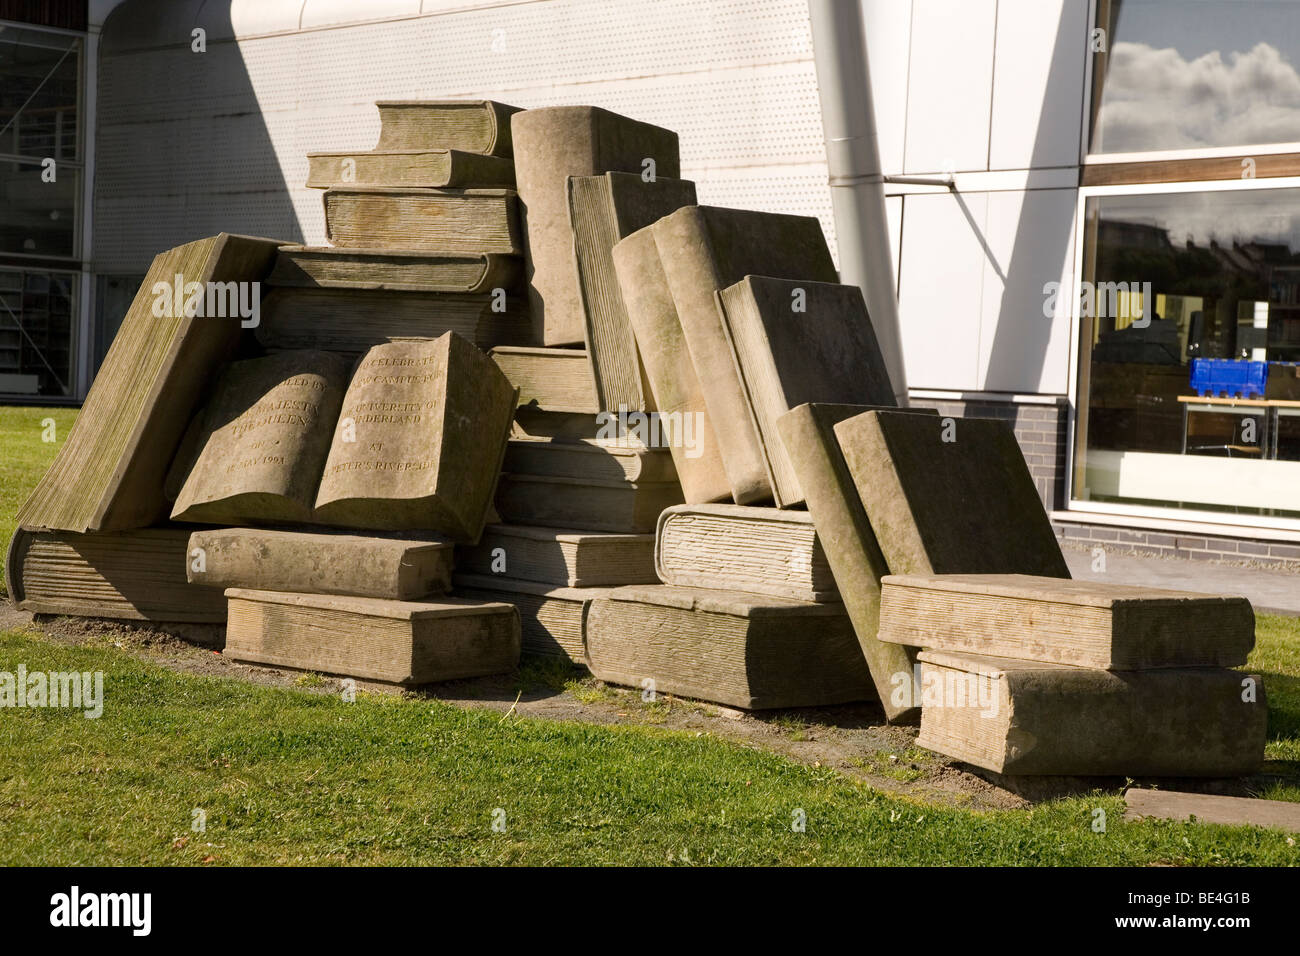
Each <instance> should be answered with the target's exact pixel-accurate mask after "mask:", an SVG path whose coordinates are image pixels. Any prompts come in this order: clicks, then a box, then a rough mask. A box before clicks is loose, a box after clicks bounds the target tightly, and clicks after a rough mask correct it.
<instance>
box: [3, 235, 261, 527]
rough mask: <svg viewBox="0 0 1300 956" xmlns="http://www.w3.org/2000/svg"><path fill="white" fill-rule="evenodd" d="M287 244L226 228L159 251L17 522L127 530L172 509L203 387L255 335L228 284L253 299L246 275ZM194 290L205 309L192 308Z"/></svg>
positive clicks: (256, 274) (253, 275)
mask: <svg viewBox="0 0 1300 956" xmlns="http://www.w3.org/2000/svg"><path fill="white" fill-rule="evenodd" d="M281 245H283V241H279V240H274V239H253V238H249V237H248V236H232V235H229V234H227V233H224V232H223V233H221V234H220V235H218V236H213V237H211V238H208V239H200V240H197V241H195V242H191V243H187V244H185V245H183V246H177V247H176V248H175V249H171V250H169V251H167V252H164V253H161V254H159V255H158V256H157V257H156V258H155V259H154V261H153V264H152V265H151V266H150V267H149V272H148V274H147V275H146V276H145V280H144V282H143V283H142V284H141V286H140V291H139V292H137V293H136V296H135V299H134V300H133V301H132V303H131V308H130V310H129V311H128V312H127V315H126V318H125V319H123V321H122V326H121V328H120V329H119V330H118V333H117V335H116V337H115V338H114V339H113V345H112V347H111V348H109V350H108V355H107V356H105V358H104V362H103V364H102V365H101V366H100V369H99V374H98V375H96V376H95V381H94V384H93V385H91V388H90V393H89V394H88V395H87V396H86V401H85V403H84V404H83V405H82V407H81V413H80V415H78V417H77V422H76V424H75V425H73V426H72V431H71V432H70V433H69V434H68V437H67V440H66V441H64V443H63V447H61V448H60V449H59V453H58V455H57V456H56V457H55V459H54V463H53V464H51V465H50V467H49V469H48V470H47V471H46V472H45V475H44V476H43V477H42V478H41V480H40V482H39V483H38V484H37V486H36V489H35V490H34V491H33V492H32V494H31V496H30V497H29V498H28V499H27V502H26V503H25V504H24V505H23V506H22V508H20V509H19V511H18V516H17V519H16V523H17V524H18V526H20V527H23V528H50V529H59V530H63V531H78V532H80V531H121V530H125V529H129V528H142V527H145V526H147V525H151V524H154V523H156V522H158V521H159V520H161V519H163V518H165V517H166V515H167V499H166V497H165V496H164V494H163V483H164V480H165V479H166V476H167V470H168V468H169V466H170V465H171V461H172V457H173V456H174V455H175V453H176V449H177V446H178V445H179V444H180V440H181V436H182V435H183V434H184V432H185V429H186V427H187V426H188V425H189V422H190V418H191V417H192V416H193V414H194V412H195V410H196V409H197V408H198V406H199V404H200V402H201V400H202V399H201V396H202V394H203V391H204V389H205V388H206V387H207V386H208V385H209V384H210V383H211V380H212V376H213V375H214V374H216V371H217V369H218V368H219V366H220V365H221V363H222V362H224V361H226V360H228V359H229V358H230V357H231V356H232V355H233V354H234V352H235V349H236V348H237V347H238V345H239V342H240V338H241V336H242V335H243V334H244V332H243V329H241V327H240V323H241V321H242V318H241V316H240V314H238V310H237V309H236V310H233V311H232V310H231V309H230V308H229V306H230V302H231V300H230V297H229V294H228V293H229V291H230V290H231V289H233V290H235V292H236V298H237V299H239V301H240V302H242V303H245V304H248V305H252V304H254V303H252V302H251V300H250V299H249V292H250V291H251V288H252V287H251V286H248V285H245V286H243V287H242V289H241V287H240V286H238V285H237V284H238V283H254V282H260V281H261V280H262V279H263V278H265V277H266V274H267V272H268V271H270V268H271V265H272V263H273V262H274V260H275V250H276V248H277V247H279V246H281ZM177 276H180V277H181V288H180V289H179V290H178V289H176V288H175V283H176V281H177ZM212 284H219V285H212ZM227 284H229V285H227ZM194 290H200V293H201V294H200V298H202V300H203V314H202V315H196V314H194V313H193V312H191V313H190V314H189V315H186V312H187V311H189V310H188V309H187V306H188V304H189V303H191V302H194V301H196V300H195V299H194V298H193V297H192V296H191V293H192V292H193V291H194ZM241 294H242V298H241ZM178 297H179V298H180V300H181V301H180V302H179V303H178V302H177V301H176V299H177V298H178ZM209 300H211V301H212V305H213V307H214V309H215V311H217V312H220V311H222V309H221V308H220V305H221V303H222V302H224V303H225V317H221V316H219V315H216V314H213V311H209V309H208V302H209ZM217 300H220V302H218V301H217ZM177 305H179V306H180V307H179V308H177ZM158 312H161V313H162V314H161V315H160V314H157V313H158Z"/></svg>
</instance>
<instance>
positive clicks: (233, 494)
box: [172, 332, 515, 541]
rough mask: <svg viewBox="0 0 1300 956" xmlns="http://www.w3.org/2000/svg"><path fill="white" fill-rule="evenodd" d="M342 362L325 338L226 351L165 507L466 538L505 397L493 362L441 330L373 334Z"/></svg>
mask: <svg viewBox="0 0 1300 956" xmlns="http://www.w3.org/2000/svg"><path fill="white" fill-rule="evenodd" d="M349 367H350V362H348V361H347V360H346V359H345V358H343V357H342V356H339V355H337V354H334V353H327V352H280V353H276V354H273V355H269V356H266V357H264V358H257V359H247V360H245V361H242V362H236V363H234V364H232V365H231V366H230V368H229V369H228V370H227V371H226V373H225V374H224V375H223V376H222V380H221V382H219V383H218V386H217V389H216V394H215V395H214V397H213V400H212V402H211V403H210V404H209V406H208V407H207V409H206V410H205V412H204V419H203V422H202V425H201V426H200V428H199V438H198V441H197V447H198V449H199V451H198V453H197V455H196V457H195V463H194V465H193V467H192V468H190V470H189V473H188V477H187V478H186V479H185V481H184V483H183V484H182V485H181V491H180V494H179V495H178V497H177V500H176V504H175V507H174V508H173V511H172V514H173V516H174V517H175V518H176V519H177V520H187V521H197V522H202V523H206V524H235V525H237V524H262V523H286V522H288V523H293V522H311V523H315V524H323V525H332V526H341V527H348V528H365V529H373V530H406V529H410V530H421V531H433V532H436V533H439V534H443V535H446V536H447V537H449V538H451V539H453V540H455V541H474V540H476V539H477V538H478V536H479V534H480V532H481V531H482V528H483V524H484V523H485V521H486V518H487V513H488V508H489V506H490V504H491V500H492V493H493V488H494V486H495V482H496V478H497V475H498V474H499V472H500V469H501V461H502V458H503V456H504V454H505V444H506V439H507V436H508V434H509V430H510V419H511V413H512V412H513V409H514V404H515V390H514V389H513V388H512V387H511V386H510V383H509V382H507V381H506V379H505V376H504V375H502V374H501V373H500V371H499V370H498V369H497V368H496V366H495V365H493V364H492V361H491V360H490V359H489V358H488V357H487V356H486V355H484V354H483V353H482V352H481V351H479V350H478V349H477V348H475V347H474V346H473V345H471V344H470V343H469V342H467V341H465V340H464V339H463V338H461V337H459V336H457V335H456V334H455V333H452V332H448V333H447V334H446V335H444V336H442V337H441V338H439V339H437V340H436V341H433V342H411V343H406V342H403V343H395V344H391V345H379V346H375V347H374V348H372V349H371V350H370V351H369V352H367V353H366V355H365V356H364V357H363V358H362V360H361V361H360V363H359V364H358V365H357V367H356V369H355V370H354V371H352V373H351V379H350V381H349V378H348V370H349Z"/></svg>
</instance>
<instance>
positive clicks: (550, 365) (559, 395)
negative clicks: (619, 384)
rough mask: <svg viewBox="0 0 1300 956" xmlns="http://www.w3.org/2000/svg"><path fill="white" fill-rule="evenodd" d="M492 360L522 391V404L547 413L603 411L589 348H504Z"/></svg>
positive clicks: (494, 350) (494, 352)
mask: <svg viewBox="0 0 1300 956" xmlns="http://www.w3.org/2000/svg"><path fill="white" fill-rule="evenodd" d="M492 360H493V361H494V362H496V363H497V367H498V368H500V369H501V371H502V372H504V373H505V376H506V378H507V379H509V380H510V383H511V384H512V385H514V387H515V388H517V389H519V404H520V405H532V406H535V407H536V408H538V409H540V410H542V411H547V412H575V413H578V414H582V415H590V416H592V418H593V420H594V418H595V416H596V414H597V413H598V412H599V411H600V408H599V406H598V405H597V404H596V392H595V388H594V386H593V384H592V379H591V361H590V359H588V357H587V352H586V350H585V349H560V348H538V347H535V346H503V347H500V348H494V349H493V350H492Z"/></svg>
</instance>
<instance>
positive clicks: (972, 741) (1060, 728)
mask: <svg viewBox="0 0 1300 956" xmlns="http://www.w3.org/2000/svg"><path fill="white" fill-rule="evenodd" d="M920 661H921V671H920V681H919V685H920V686H919V687H915V688H914V689H913V693H914V694H915V695H916V696H917V697H919V701H918V702H919V703H921V704H922V711H921V734H920V736H919V737H917V739H916V743H917V745H918V746H921V747H925V748H926V749H928V750H934V751H937V752H939V753H942V754H947V755H948V756H950V757H955V758H957V759H958V760H962V761H965V762H966V763H970V764H974V765H975V766H977V767H983V768H985V769H986V770H993V771H996V772H998V773H1008V774H1065V775H1078V776H1093V775H1097V776H1111V775H1114V776H1129V777H1136V776H1169V777H1232V776H1238V775H1241V774H1248V773H1254V772H1256V771H1258V770H1259V768H1260V765H1261V764H1262V763H1263V761H1264V738H1265V736H1266V729H1267V725H1268V706H1267V704H1266V702H1265V698H1264V686H1263V683H1262V681H1261V680H1260V679H1259V677H1258V676H1253V675H1249V674H1245V673H1243V672H1241V671H1232V670H1226V669H1223V668H1214V667H1184V668H1162V669H1154V670H1142V671H1107V670H1100V669H1096V668H1091V667H1071V666H1069V665H1067V664H1049V663H1044V662H1041V661H1016V660H1009V659H1007V658H1004V657H984V656H980V655H976V654H958V653H953V652H949V651H922V652H921V654H920Z"/></svg>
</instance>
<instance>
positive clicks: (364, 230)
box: [325, 186, 523, 255]
mask: <svg viewBox="0 0 1300 956" xmlns="http://www.w3.org/2000/svg"><path fill="white" fill-rule="evenodd" d="M325 234H326V236H327V237H328V238H329V240H330V242H332V243H334V244H335V245H338V246H355V247H357V248H362V249H414V250H425V251H430V252H439V253H446V252H453V253H465V254H470V255H478V254H483V253H489V254H492V253H495V254H504V255H518V254H520V253H521V252H522V251H523V243H522V239H521V237H520V231H519V210H518V203H517V200H516V198H515V193H514V192H513V191H511V190H509V189H414V188H397V187H384V186H335V187H333V188H330V189H327V190H325Z"/></svg>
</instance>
